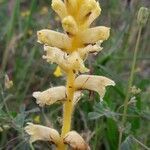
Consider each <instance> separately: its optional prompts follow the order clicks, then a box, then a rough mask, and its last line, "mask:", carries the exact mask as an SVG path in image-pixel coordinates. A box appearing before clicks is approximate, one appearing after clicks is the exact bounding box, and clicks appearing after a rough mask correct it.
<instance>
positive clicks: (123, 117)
mask: <svg viewBox="0 0 150 150" xmlns="http://www.w3.org/2000/svg"><path fill="white" fill-rule="evenodd" d="M141 31H142V27H141V26H140V27H139V31H138V37H137V41H136V45H135V50H134V56H133V61H132V67H131V72H130V77H129V82H128V89H127V94H126V97H125V100H124V110H123V116H122V121H121V125H122V127H123V126H124V125H125V122H126V119H127V110H128V101H129V98H130V89H131V87H132V83H133V79H134V72H135V65H136V59H137V53H138V48H139V44H140V37H141ZM122 136H123V129H121V130H120V131H119V143H118V150H120V148H121V142H122Z"/></svg>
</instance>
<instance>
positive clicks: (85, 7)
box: [78, 0, 96, 21]
mask: <svg viewBox="0 0 150 150" xmlns="http://www.w3.org/2000/svg"><path fill="white" fill-rule="evenodd" d="M95 6H96V1H95V0H86V1H85V2H84V3H83V4H82V5H81V7H80V9H79V12H78V18H79V20H80V21H84V20H85V19H87V18H88V17H89V16H90V15H91V13H92V10H93V9H95Z"/></svg>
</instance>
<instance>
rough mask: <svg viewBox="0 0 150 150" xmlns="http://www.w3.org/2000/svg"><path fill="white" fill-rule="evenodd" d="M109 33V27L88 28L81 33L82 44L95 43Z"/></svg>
mask: <svg viewBox="0 0 150 150" xmlns="http://www.w3.org/2000/svg"><path fill="white" fill-rule="evenodd" d="M109 34H110V28H108V27H105V26H99V27H94V28H89V29H87V30H85V31H83V32H82V33H81V37H82V41H83V43H84V44H89V43H96V42H97V41H100V40H102V41H104V40H107V39H108V37H109Z"/></svg>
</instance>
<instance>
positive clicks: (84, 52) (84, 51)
mask: <svg viewBox="0 0 150 150" xmlns="http://www.w3.org/2000/svg"><path fill="white" fill-rule="evenodd" d="M100 44H101V43H100ZM100 44H98V43H96V44H95V45H88V46H86V47H84V48H79V49H78V52H79V54H80V57H81V58H82V59H84V58H85V57H86V56H88V54H89V53H94V54H97V53H98V52H100V51H101V50H102V49H103V48H102V47H101V45H100Z"/></svg>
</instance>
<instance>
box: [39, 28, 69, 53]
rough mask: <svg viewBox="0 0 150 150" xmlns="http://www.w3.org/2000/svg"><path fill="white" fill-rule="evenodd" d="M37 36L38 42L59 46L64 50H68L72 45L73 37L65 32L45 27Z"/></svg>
mask: <svg viewBox="0 0 150 150" xmlns="http://www.w3.org/2000/svg"><path fill="white" fill-rule="evenodd" d="M37 36H38V42H39V43H42V44H45V45H49V46H53V47H58V48H61V49H63V50H68V49H70V47H71V39H70V38H69V37H68V36H67V35H66V34H63V33H59V32H56V31H52V30H48V29H43V30H40V31H38V32H37Z"/></svg>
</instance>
